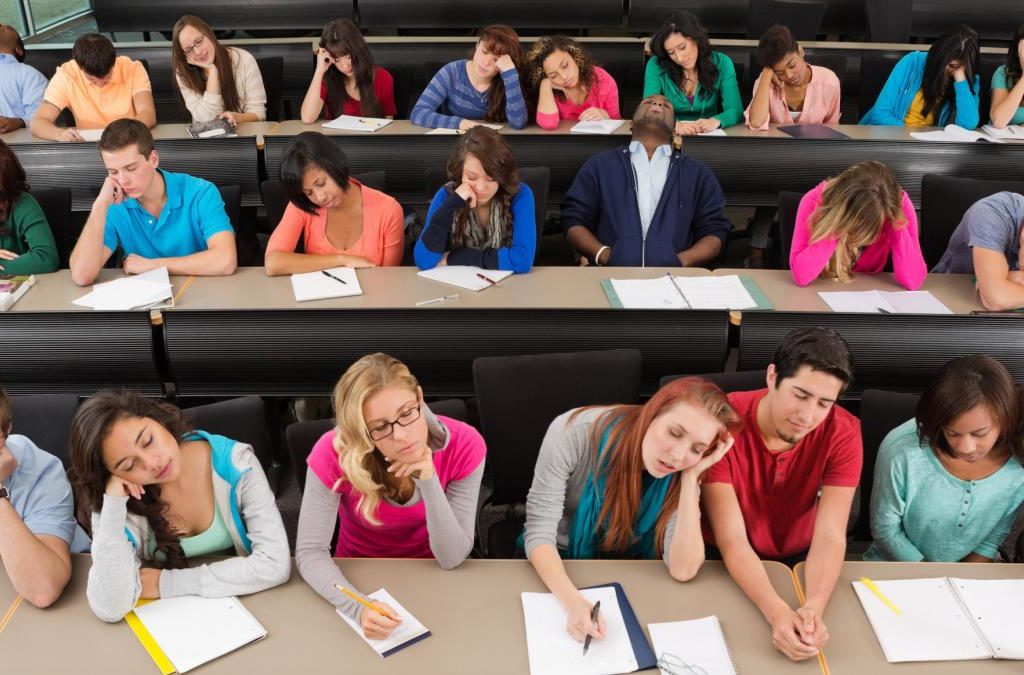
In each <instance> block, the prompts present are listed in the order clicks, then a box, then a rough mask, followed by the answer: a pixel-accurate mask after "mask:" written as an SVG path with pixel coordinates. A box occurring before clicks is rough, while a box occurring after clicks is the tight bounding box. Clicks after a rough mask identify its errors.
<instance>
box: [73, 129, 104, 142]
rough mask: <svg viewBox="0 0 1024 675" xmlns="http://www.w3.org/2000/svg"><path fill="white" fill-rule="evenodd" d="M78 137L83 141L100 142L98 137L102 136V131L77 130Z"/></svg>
mask: <svg viewBox="0 0 1024 675" xmlns="http://www.w3.org/2000/svg"><path fill="white" fill-rule="evenodd" d="M78 135H79V136H81V137H82V140H83V141H90V142H92V143H96V142H98V141H99V140H100V136H102V135H103V129H79V130H78Z"/></svg>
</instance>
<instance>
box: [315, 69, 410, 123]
mask: <svg viewBox="0 0 1024 675" xmlns="http://www.w3.org/2000/svg"><path fill="white" fill-rule="evenodd" d="M373 95H374V96H376V97H377V103H379V104H380V114H381V117H395V116H396V115H397V114H398V110H397V108H396V107H395V80H394V78H393V77H391V73H389V72H388V71H386V70H384V69H383V68H381V67H380V66H377V70H375V71H374V73H373ZM320 100H321V101H323V102H324V119H328V120H333V119H334V118H335V117H338V116H339V115H362V114H363V111H362V101H357V100H355V99H354V98H346V99H345V103H344V105H342V106H341V112H340V113H339V112H337V111H334V110H331V109H330V106H328V105H327V83H326V82H321V83H320Z"/></svg>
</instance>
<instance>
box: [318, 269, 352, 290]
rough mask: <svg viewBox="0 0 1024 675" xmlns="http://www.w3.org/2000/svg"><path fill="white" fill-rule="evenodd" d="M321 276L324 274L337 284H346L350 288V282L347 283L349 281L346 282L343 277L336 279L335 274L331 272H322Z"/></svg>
mask: <svg viewBox="0 0 1024 675" xmlns="http://www.w3.org/2000/svg"><path fill="white" fill-rule="evenodd" d="M320 274H323V275H324V276H327V277H330V278H332V279H334V280H335V281H337V282H340V283H343V284H345V285H346V286H348V282H347V281H345V280H344V279H342V278H341V277H336V276H334V275H333V274H331V273H330V272H328V271H327V270H320Z"/></svg>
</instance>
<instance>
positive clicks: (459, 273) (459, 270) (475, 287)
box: [418, 265, 512, 291]
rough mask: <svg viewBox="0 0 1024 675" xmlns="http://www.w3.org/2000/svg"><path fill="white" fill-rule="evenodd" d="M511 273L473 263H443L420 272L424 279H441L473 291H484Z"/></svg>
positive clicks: (446, 282) (442, 281)
mask: <svg viewBox="0 0 1024 675" xmlns="http://www.w3.org/2000/svg"><path fill="white" fill-rule="evenodd" d="M510 274H512V273H511V272H509V271H507V270H506V271H502V270H485V269H483V268H482V267H473V266H471V265H441V266H439V267H435V268H433V269H429V270H423V271H422V272H419V273H418V275H419V276H421V277H423V278H424V279H430V280H431V281H440V282H441V283H444V284H451V285H452V286H458V287H459V288H466V289H469V290H471V291H482V290H484V289H485V288H488V287H489V286H493V285H495V284H497V283H498V282H499V281H501V280H502V279H504V278H505V277H507V276H509V275H510ZM488 279H490V281H488ZM491 282H494V283H491Z"/></svg>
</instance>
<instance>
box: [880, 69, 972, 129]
mask: <svg viewBox="0 0 1024 675" xmlns="http://www.w3.org/2000/svg"><path fill="white" fill-rule="evenodd" d="M927 59H928V52H910V53H909V54H907V55H906V56H904V57H903V58H902V59H900V60H899V63H897V64H896V67H895V68H893V69H892V72H891V73H890V74H889V79H888V80H886V82H885V86H884V87H882V92H881V93H880V94H879V95H878V100H877V101H875V105H874V106H873V107H872V108H871V110H869V111H868V112H867V113H866V114H865V115H864V117H862V118H861V120H860V124H879V125H885V126H896V127H901V126H903V120H904V119H905V118H906V117H907V113H908V112H909V111H910V104H911V103H913V102H914V96H915V95H916V94H917V92H918V90H920V89H921V83H922V82H923V81H924V63H925V61H926V60H927ZM953 92H954V94H955V95H956V120H953V123H954V124H957V125H959V126H961V127H963V128H965V129H976V128H977V126H978V122H979V115H978V106H979V105H981V77H980V76H978V75H975V76H974V91H973V92H972V91H971V87H970V86H969V84H968V82H967V81H966V80H964V81H963V82H954V83H953ZM938 122H939V126H940V127H942V126H946V125H947V124H949V123H950V119H949V103H944V104H943V105H942V107H941V108H939V116H938Z"/></svg>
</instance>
